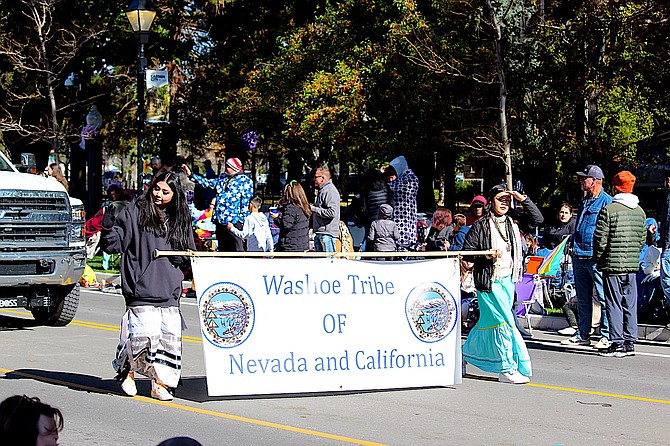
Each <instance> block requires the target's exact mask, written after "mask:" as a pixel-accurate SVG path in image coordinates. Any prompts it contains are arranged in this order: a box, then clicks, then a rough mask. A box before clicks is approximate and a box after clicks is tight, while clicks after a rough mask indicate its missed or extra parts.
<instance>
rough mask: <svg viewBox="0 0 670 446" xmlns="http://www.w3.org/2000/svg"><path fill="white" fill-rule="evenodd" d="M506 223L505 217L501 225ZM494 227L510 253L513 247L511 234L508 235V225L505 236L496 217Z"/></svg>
mask: <svg viewBox="0 0 670 446" xmlns="http://www.w3.org/2000/svg"><path fill="white" fill-rule="evenodd" d="M504 222H505V217H503V221H502V222H501V223H504ZM493 225H494V226H495V227H496V229H497V230H498V234H500V237H502V239H503V241H504V242H505V245H506V246H507V252H510V251H511V250H512V247H511V246H510V240H509V234H508V233H507V225H505V233H504V234H503V231H502V229H500V222H498V219H497V218H496V217H493Z"/></svg>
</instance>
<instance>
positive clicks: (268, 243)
mask: <svg viewBox="0 0 670 446" xmlns="http://www.w3.org/2000/svg"><path fill="white" fill-rule="evenodd" d="M230 231H231V232H232V233H233V234H235V235H236V236H238V237H240V238H243V239H245V240H246V241H247V251H249V252H261V251H274V250H275V246H274V241H273V240H272V232H270V222H268V218H267V217H266V216H265V214H263V213H262V212H252V213H251V214H249V215H247V216H246V217H245V218H244V226H243V227H242V230H241V231H240V230H239V229H237V228H236V227H235V226H233V227H232V228H231V229H230Z"/></svg>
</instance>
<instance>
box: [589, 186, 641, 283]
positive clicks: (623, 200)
mask: <svg viewBox="0 0 670 446" xmlns="http://www.w3.org/2000/svg"><path fill="white" fill-rule="evenodd" d="M646 218H647V217H646V215H645V214H644V211H643V210H642V208H640V206H638V200H637V197H636V196H635V195H633V194H617V195H615V196H614V201H613V202H612V203H611V204H608V205H607V206H605V207H604V208H603V209H602V210H601V211H600V213H599V214H598V220H597V222H596V230H595V232H594V233H593V259H594V260H595V262H596V265H597V266H598V269H599V270H600V271H602V272H603V273H607V274H626V273H635V272H637V271H638V270H639V269H640V264H639V261H640V250H641V249H642V245H644V242H645V239H646V232H647V229H646V226H645V219H646Z"/></svg>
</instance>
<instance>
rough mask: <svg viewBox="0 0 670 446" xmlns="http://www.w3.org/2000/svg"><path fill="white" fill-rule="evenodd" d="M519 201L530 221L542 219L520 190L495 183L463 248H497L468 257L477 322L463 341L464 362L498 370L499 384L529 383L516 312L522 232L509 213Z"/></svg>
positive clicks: (526, 351) (529, 366) (466, 249)
mask: <svg viewBox="0 0 670 446" xmlns="http://www.w3.org/2000/svg"><path fill="white" fill-rule="evenodd" d="M514 202H516V203H517V204H519V205H520V206H521V207H522V208H523V211H524V212H523V214H525V215H524V216H525V217H530V218H529V221H528V224H530V225H531V226H537V225H539V224H541V223H542V221H543V218H542V214H541V213H540V211H539V210H538V208H537V206H535V204H534V203H533V202H532V201H531V200H530V199H529V198H528V197H527V196H525V195H523V194H521V193H520V192H518V191H509V190H506V189H505V188H504V187H503V186H495V187H493V188H492V189H491V190H490V191H489V194H488V203H487V205H486V207H485V210H484V215H483V216H482V218H480V219H479V220H477V221H476V222H474V223H473V224H472V227H471V228H470V230H469V231H468V234H467V235H466V237H465V242H464V243H463V251H491V250H492V251H495V254H492V255H486V256H471V257H468V256H466V257H465V260H466V261H468V262H472V265H473V276H474V281H475V288H476V290H477V300H478V303H479V321H478V322H477V324H476V325H475V326H474V328H473V329H472V330H471V331H470V333H469V334H468V338H467V340H466V341H465V343H464V344H463V360H464V361H465V363H469V364H472V365H474V366H476V367H478V368H480V369H482V370H484V371H486V372H491V373H498V374H499V376H498V380H499V381H500V382H506V383H513V384H524V383H527V382H529V381H530V378H529V377H530V376H531V375H532V368H531V364H530V355H529V354H528V350H527V349H526V344H525V343H524V341H523V338H522V337H521V333H519V330H518V329H517V328H516V325H515V321H514V317H515V315H514V314H513V312H512V305H513V303H514V284H515V283H516V282H518V281H519V280H520V279H521V275H522V273H523V250H522V247H521V243H522V235H521V232H520V231H519V227H518V225H517V222H516V221H515V220H514V219H513V218H512V217H511V216H510V215H508V213H509V211H510V210H511V209H512V206H513V203H514Z"/></svg>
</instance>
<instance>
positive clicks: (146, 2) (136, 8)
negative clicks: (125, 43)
mask: <svg viewBox="0 0 670 446" xmlns="http://www.w3.org/2000/svg"><path fill="white" fill-rule="evenodd" d="M126 17H128V21H129V22H130V26H132V27H133V31H134V32H135V34H138V33H140V34H141V33H148V32H149V29H150V28H151V24H152V23H153V21H154V18H155V17H156V7H155V6H154V5H153V4H152V3H151V0H133V1H131V2H130V5H128V7H127V8H126Z"/></svg>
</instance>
